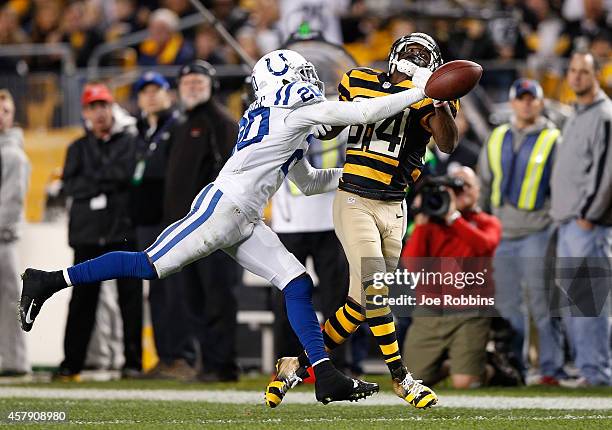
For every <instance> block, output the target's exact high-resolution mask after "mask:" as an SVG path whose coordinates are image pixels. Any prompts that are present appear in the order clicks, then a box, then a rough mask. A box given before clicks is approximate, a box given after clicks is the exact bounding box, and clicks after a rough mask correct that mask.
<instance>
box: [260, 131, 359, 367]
mask: <svg viewBox="0 0 612 430" xmlns="http://www.w3.org/2000/svg"><path fill="white" fill-rule="evenodd" d="M347 137H348V130H346V131H345V132H343V133H342V134H341V135H339V136H338V137H336V138H334V139H332V140H318V139H314V140H313V141H312V142H311V145H310V149H309V153H308V154H307V157H308V161H309V162H310V164H312V165H313V166H314V167H316V168H319V169H326V168H331V167H341V166H342V165H343V163H344V153H345V149H346V140H347ZM335 195H336V192H335V191H331V192H329V193H325V194H318V195H316V196H304V195H303V194H302V193H301V192H300V191H299V189H298V188H297V187H296V186H295V184H293V183H292V182H291V181H289V180H288V179H285V181H284V183H283V185H282V186H281V187H280V188H279V189H278V191H277V192H276V194H274V196H273V197H272V217H271V219H272V230H274V231H275V232H276V233H277V234H278V237H279V238H280V240H281V242H283V244H284V245H285V247H286V248H287V249H288V250H289V252H291V253H292V254H293V255H295V256H296V257H297V259H298V260H300V262H301V263H302V264H304V266H305V265H306V260H307V259H308V257H311V258H312V262H313V264H314V269H315V271H316V273H317V278H318V280H319V282H318V284H317V296H318V299H319V303H318V304H319V306H318V309H319V310H320V311H322V313H323V316H324V317H325V318H327V317H330V316H331V315H332V314H333V313H334V312H335V311H336V310H337V309H338V308H339V307H340V306H342V305H343V304H344V300H345V299H346V295H347V294H348V285H349V276H348V263H347V261H346V257H345V256H344V251H343V250H342V245H341V244H340V241H338V238H337V237H336V233H335V232H334V221H333V217H332V206H333V202H334V196H335ZM273 295H274V296H275V303H274V306H275V313H274V314H275V316H276V318H275V320H274V328H275V334H274V338H275V340H276V345H275V353H276V355H277V357H287V356H289V357H296V360H297V355H299V354H300V353H301V352H302V351H303V350H304V348H303V347H302V346H301V345H300V342H299V340H298V338H297V337H296V336H295V334H294V333H293V330H292V329H291V326H290V324H289V320H288V319H287V311H286V309H285V300H284V297H283V294H282V293H281V292H280V291H278V292H275V293H273ZM330 357H331V358H332V360H333V361H334V366H336V367H337V368H339V369H342V368H344V367H346V348H345V347H344V345H341V346H340V347H338V348H336V349H334V350H333V351H331V353H330ZM298 376H299V375H298Z"/></svg>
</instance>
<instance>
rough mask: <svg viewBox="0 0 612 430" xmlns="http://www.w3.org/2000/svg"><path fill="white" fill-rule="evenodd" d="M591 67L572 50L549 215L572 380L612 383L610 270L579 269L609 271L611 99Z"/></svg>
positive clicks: (588, 59) (611, 235) (591, 63)
mask: <svg viewBox="0 0 612 430" xmlns="http://www.w3.org/2000/svg"><path fill="white" fill-rule="evenodd" d="M597 72H598V66H597V63H596V61H595V59H594V57H593V55H592V54H591V53H585V52H577V53H574V54H573V55H572V56H571V60H570V63H569V69H568V71H567V83H568V84H569V86H570V88H571V89H572V90H573V91H574V93H575V94H576V105H575V111H574V113H573V114H572V115H571V116H570V117H569V118H568V119H567V121H566V123H565V125H564V127H563V133H562V135H563V144H562V145H560V146H559V148H557V154H556V159H555V164H554V167H553V171H552V178H551V191H552V198H551V216H552V218H553V219H554V220H555V221H556V223H557V224H559V230H558V239H557V268H558V274H557V276H558V277H559V279H557V281H558V284H559V285H560V287H561V293H562V295H564V296H565V298H566V299H565V301H564V302H563V304H564V305H566V306H565V307H564V308H562V310H563V311H564V313H563V318H564V323H565V325H566V327H567V332H568V337H569V341H570V345H571V346H572V350H573V358H574V363H575V365H576V367H577V368H578V370H579V372H580V377H579V378H578V379H577V380H576V381H573V382H574V384H573V385H575V386H589V385H610V384H611V383H612V369H611V368H610V363H611V361H610V325H609V321H608V317H609V315H610V306H611V303H610V276H609V275H604V277H593V278H591V277H589V276H586V277H585V275H584V273H585V267H587V268H589V267H590V268H591V269H592V268H593V267H597V268H598V270H600V271H603V273H610V271H611V270H612V267H611V266H610V262H611V261H612V260H611V257H612V149H611V148H612V101H611V100H610V98H609V97H607V96H606V95H605V93H604V92H603V91H602V90H601V88H600V87H599V83H598V82H597ZM587 273H588V272H587ZM591 273H592V272H591Z"/></svg>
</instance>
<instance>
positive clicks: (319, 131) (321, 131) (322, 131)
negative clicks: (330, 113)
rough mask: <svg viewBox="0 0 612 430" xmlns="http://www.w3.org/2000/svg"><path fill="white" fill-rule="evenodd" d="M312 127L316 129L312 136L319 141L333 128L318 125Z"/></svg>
mask: <svg viewBox="0 0 612 430" xmlns="http://www.w3.org/2000/svg"><path fill="white" fill-rule="evenodd" d="M312 127H313V128H314V130H313V131H312V134H313V135H314V137H316V138H317V139H320V138H321V137H323V136H325V135H326V134H327V133H329V132H330V131H331V129H332V126H331V125H327V124H317V125H313V126H312Z"/></svg>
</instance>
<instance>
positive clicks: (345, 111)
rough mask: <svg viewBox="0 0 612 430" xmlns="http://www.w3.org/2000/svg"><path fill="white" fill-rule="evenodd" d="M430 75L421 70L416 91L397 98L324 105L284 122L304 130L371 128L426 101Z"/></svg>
mask: <svg viewBox="0 0 612 430" xmlns="http://www.w3.org/2000/svg"><path fill="white" fill-rule="evenodd" d="M429 76H431V71H429V69H426V68H419V70H417V73H415V76H414V77H413V83H415V85H416V87H415V88H411V89H409V90H407V91H402V92H400V93H397V94H392V95H389V96H384V97H376V98H372V99H367V100H363V101H360V102H340V101H324V102H321V103H316V104H312V105H307V106H304V107H300V108H298V109H295V110H294V111H293V112H291V113H290V114H289V115H288V116H287V117H286V118H285V124H287V125H289V126H295V127H301V126H304V127H306V126H312V125H315V124H328V125H332V126H347V125H352V124H370V123H374V122H378V121H381V120H383V119H385V118H388V117H390V116H393V115H395V114H397V113H399V112H401V111H402V110H404V109H406V108H407V107H408V106H410V105H412V104H414V103H417V102H419V101H421V100H423V99H424V98H425V93H424V91H423V88H424V87H425V84H426V83H427V79H429Z"/></svg>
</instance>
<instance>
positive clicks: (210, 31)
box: [194, 24, 227, 65]
mask: <svg viewBox="0 0 612 430" xmlns="http://www.w3.org/2000/svg"><path fill="white" fill-rule="evenodd" d="M194 46H195V57H196V58H197V59H199V60H204V61H206V62H207V63H209V64H213V65H214V64H225V63H226V62H227V61H226V60H225V53H224V52H223V50H222V47H221V46H222V45H221V40H220V39H219V34H218V33H217V31H216V30H215V29H214V28H213V27H212V26H211V25H209V24H202V25H200V26H199V27H198V28H197V30H196V34H195V40H194Z"/></svg>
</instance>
